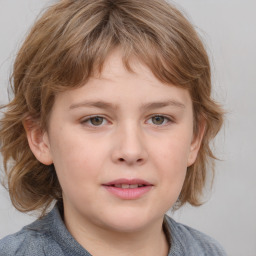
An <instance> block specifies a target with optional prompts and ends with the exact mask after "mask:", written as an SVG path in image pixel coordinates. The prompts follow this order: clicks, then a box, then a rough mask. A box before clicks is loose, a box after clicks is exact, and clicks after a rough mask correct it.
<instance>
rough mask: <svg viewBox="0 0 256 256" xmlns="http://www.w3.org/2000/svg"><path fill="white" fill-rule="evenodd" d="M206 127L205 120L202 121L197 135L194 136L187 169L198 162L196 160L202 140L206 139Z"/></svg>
mask: <svg viewBox="0 0 256 256" xmlns="http://www.w3.org/2000/svg"><path fill="white" fill-rule="evenodd" d="M205 127H206V122H205V120H201V121H200V125H199V127H198V129H199V130H198V132H197V133H196V134H194V136H193V140H192V142H191V145H190V152H189V156H188V163H187V167H189V166H191V165H192V164H194V162H195V161H196V158H197V155H198V152H199V149H200V146H201V143H202V139H203V137H204V133H205Z"/></svg>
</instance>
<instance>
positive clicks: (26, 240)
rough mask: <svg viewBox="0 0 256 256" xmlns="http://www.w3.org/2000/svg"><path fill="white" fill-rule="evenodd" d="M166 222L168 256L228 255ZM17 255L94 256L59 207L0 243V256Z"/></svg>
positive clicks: (212, 243)
mask: <svg viewBox="0 0 256 256" xmlns="http://www.w3.org/2000/svg"><path fill="white" fill-rule="evenodd" d="M166 221H167V223H168V227H169V229H170V233H171V249H170V252H169V254H168V256H226V253H225V252H224V250H223V249H222V247H221V246H220V245H219V244H218V243H217V242H216V241H215V240H213V239H212V238H210V237H209V236H206V235H204V234H203V233H201V232H199V231H197V230H195V229H192V228H190V227H187V226H185V225H182V224H180V223H177V222H175V221H174V220H173V219H171V218H170V217H168V216H166ZM14 255H15V256H91V254H90V253H89V252H87V251H86V250H85V249H84V248H83V247H82V246H81V245H80V244H79V243H78V242H77V241H76V240H75V239H74V238H73V237H72V236H71V234H70V233H69V232H68V230H67V229H66V227H65V224H64V223H63V221H62V218H61V215H60V213H59V210H58V207H57V206H55V207H54V208H53V210H52V211H51V212H50V213H48V214H47V215H46V216H45V217H44V218H42V219H40V220H36V221H35V222H33V223H32V224H30V225H28V226H25V227H24V228H23V229H22V230H21V231H19V232H17V233H15V234H13V235H9V236H7V237H5V238H3V239H2V240H0V256H14ZM105 255H106V256H111V255H108V254H105ZM156 256H159V255H156Z"/></svg>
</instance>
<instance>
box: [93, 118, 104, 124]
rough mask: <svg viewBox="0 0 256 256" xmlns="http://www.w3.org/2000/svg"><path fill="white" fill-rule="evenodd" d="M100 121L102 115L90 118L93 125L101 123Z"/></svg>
mask: <svg viewBox="0 0 256 256" xmlns="http://www.w3.org/2000/svg"><path fill="white" fill-rule="evenodd" d="M102 122H103V118H102V117H93V118H92V119H91V123H92V124H93V125H101V124H102Z"/></svg>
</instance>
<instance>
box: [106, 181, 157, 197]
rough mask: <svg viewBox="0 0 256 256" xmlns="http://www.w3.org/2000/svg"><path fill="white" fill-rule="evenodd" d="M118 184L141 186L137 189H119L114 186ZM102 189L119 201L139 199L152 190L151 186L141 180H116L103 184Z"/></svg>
mask: <svg viewBox="0 0 256 256" xmlns="http://www.w3.org/2000/svg"><path fill="white" fill-rule="evenodd" d="M118 184H129V185H135V184H140V185H143V186H142V187H137V188H119V187H115V186H114V185H118ZM103 187H104V188H105V189H106V190H107V191H108V192H110V193H111V194H112V195H114V196H116V197H118V198H120V199H125V200H135V199H139V198H140V197H142V196H143V195H144V194H146V193H147V192H149V191H150V190H151V189H152V187H153V185H152V184H151V183H149V182H147V181H145V180H141V179H118V180H114V181H110V182H108V183H105V184H103Z"/></svg>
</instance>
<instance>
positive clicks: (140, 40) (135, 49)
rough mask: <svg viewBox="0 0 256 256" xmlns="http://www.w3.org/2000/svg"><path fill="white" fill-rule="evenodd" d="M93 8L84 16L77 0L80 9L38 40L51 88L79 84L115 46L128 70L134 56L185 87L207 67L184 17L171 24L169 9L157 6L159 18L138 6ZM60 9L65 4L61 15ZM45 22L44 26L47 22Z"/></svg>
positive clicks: (160, 76) (166, 80) (97, 70)
mask: <svg viewBox="0 0 256 256" xmlns="http://www.w3.org/2000/svg"><path fill="white" fill-rule="evenodd" d="M78 2H79V1H78ZM73 5H75V4H73ZM99 7H100V6H98V8H95V10H94V15H93V16H90V18H88V13H87V11H86V6H85V7H84V8H81V3H80V9H79V10H77V12H76V13H75V15H74V14H73V15H72V17H70V18H69V22H66V23H64V24H63V25H62V26H59V23H58V24H54V23H53V25H52V30H53V31H54V33H52V38H51V36H50V37H49V39H48V40H47V41H48V42H46V41H44V44H45V46H44V53H43V55H44V56H45V58H44V61H43V62H44V63H41V66H42V67H43V69H45V70H46V72H48V74H49V76H45V75H43V74H44V72H43V71H42V70H41V72H40V74H42V75H43V77H44V78H46V77H48V81H45V82H46V84H49V82H50V87H51V89H52V90H54V91H55V92H58V91H63V90H66V89H70V88H71V87H78V86H81V85H84V84H85V83H86V81H87V80H88V79H89V77H91V76H94V75H97V74H98V73H99V74H100V73H101V71H102V68H103V66H104V62H105V60H106V59H107V57H108V56H109V55H110V54H111V53H112V52H113V50H115V49H117V48H118V49H120V50H121V54H122V55H123V63H124V66H125V67H126V68H127V69H128V70H129V71H130V72H133V70H132V65H131V59H135V60H138V61H140V62H141V63H143V64H145V65H146V66H147V67H148V68H149V69H150V70H151V72H152V73H153V74H154V75H155V76H156V78H158V79H159V80H160V81H161V82H164V83H167V84H174V85H177V86H182V87H185V88H187V89H189V86H191V84H192V82H193V81H194V80H196V79H198V78H199V77H201V76H202V74H203V73H204V72H205V70H206V69H208V63H207V62H208V59H207V58H202V55H203V54H202V49H203V46H202V45H201V42H200V41H199V39H198V38H197V35H196V34H195V32H194V29H193V28H192V27H191V25H190V24H189V23H188V22H187V21H186V20H182V22H181V23H180V24H179V27H177V26H175V25H176V24H174V22H173V20H175V18H174V17H172V15H170V12H166V13H165V12H164V11H163V13H161V15H165V17H163V19H158V18H156V16H155V15H154V16H153V15H152V13H151V12H150V11H149V10H148V11H147V12H145V11H141V10H140V9H139V8H138V6H137V7H132V6H129V8H128V7H127V6H122V5H120V6H116V5H114V4H113V5H112V6H111V8H109V6H108V8H106V7H105V8H102V6H101V8H99ZM73 8H74V6H73ZM152 8H153V7H152ZM168 8H170V6H169V5H168ZM65 11H66V12H67V8H66V10H64V13H62V15H65ZM175 12H177V10H176V11H175ZM175 12H174V13H173V15H175V14H176V13H175ZM167 14H168V15H167ZM66 15H69V13H66ZM159 15H160V14H159ZM66 19H67V17H66ZM156 20H157V22H156ZM166 24H168V26H166ZM45 26H47V28H48V29H49V24H46V25H45ZM185 33H186V34H190V36H191V35H193V37H192V36H191V41H188V40H186V41H185V40H184V35H185ZM56 36H57V38H58V40H56ZM192 38H193V39H192ZM197 39H198V42H197ZM199 55H201V56H199ZM41 57H42V55H41ZM203 57H205V56H203ZM34 58H35V59H36V56H35V57H34ZM41 59H42V58H41ZM199 59H200V61H199ZM202 59H205V63H202ZM49 71H50V73H49Z"/></svg>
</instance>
